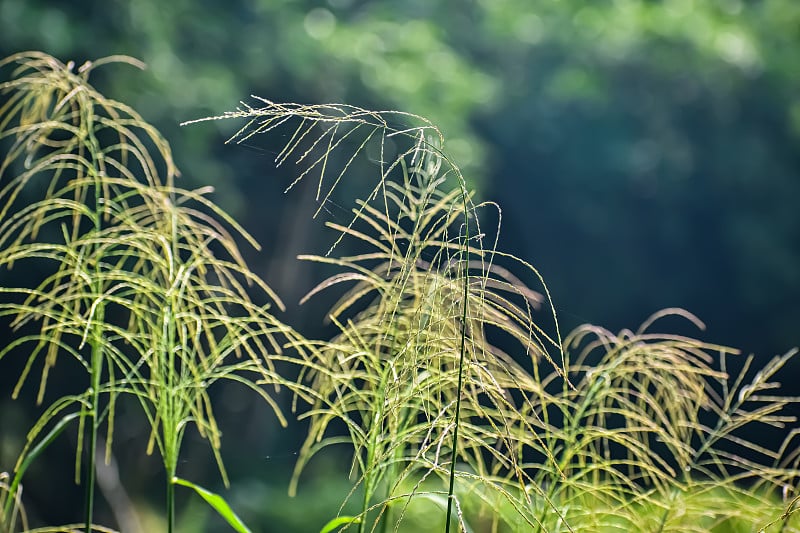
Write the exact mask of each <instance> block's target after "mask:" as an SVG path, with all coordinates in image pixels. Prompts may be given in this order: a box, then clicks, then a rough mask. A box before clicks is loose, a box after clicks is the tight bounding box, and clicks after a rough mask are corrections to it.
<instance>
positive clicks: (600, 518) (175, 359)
mask: <svg viewBox="0 0 800 533" xmlns="http://www.w3.org/2000/svg"><path fill="white" fill-rule="evenodd" d="M108 61H126V62H129V63H134V64H135V62H134V61H132V60H130V59H127V58H118V57H114V58H108V59H106V60H100V61H96V62H94V63H88V62H87V63H86V64H84V65H83V66H81V67H80V68H78V69H77V70H75V66H74V65H73V64H67V65H64V64H62V63H60V62H58V61H57V60H55V59H54V58H52V57H50V56H47V55H45V54H41V53H24V54H18V55H15V56H12V57H10V58H7V59H6V60H4V61H3V62H2V63H0V67H4V66H7V65H14V71H13V73H12V76H11V79H10V81H7V82H3V83H2V84H0V89H2V90H3V91H4V92H5V93H6V94H7V95H8V98H7V99H6V101H5V103H4V104H3V107H2V108H0V140H2V141H5V142H7V144H8V146H9V149H8V151H7V153H6V154H5V155H4V158H3V163H2V167H0V265H2V266H4V267H6V268H12V267H16V265H17V264H18V263H19V264H23V263H26V262H32V261H36V262H37V264H40V263H41V264H45V265H49V266H47V267H45V270H46V273H45V275H44V276H43V279H42V281H41V283H40V284H39V285H38V286H36V287H33V288H26V287H4V288H2V289H0V295H2V297H3V299H2V301H0V315H2V316H4V317H8V318H9V319H10V320H11V325H12V327H13V328H16V331H19V332H20V333H19V334H17V335H16V336H14V337H12V340H11V341H9V342H7V343H6V344H5V345H4V346H0V359H4V358H9V357H17V356H20V354H25V355H23V356H22V357H26V359H25V361H26V362H25V364H24V365H23V371H22V372H21V374H20V376H19V379H18V382H17V385H16V387H15V388H14V390H13V392H12V394H13V395H14V396H15V397H16V396H17V395H18V394H19V392H20V389H21V388H22V387H23V386H24V385H25V383H26V382H27V381H28V379H29V377H30V374H31V372H32V371H33V369H34V368H35V367H41V369H42V370H41V377H40V379H39V394H38V401H39V402H40V403H41V402H44V400H45V387H46V385H47V381H48V379H49V377H50V374H51V371H52V369H53V368H54V365H55V364H56V362H57V360H58V359H59V358H60V357H69V358H72V359H74V360H76V361H77V362H78V363H79V364H80V365H81V366H82V367H83V368H84V369H85V370H86V382H85V384H84V385H83V387H82V389H81V391H79V392H76V393H75V394H72V395H68V396H65V397H62V398H58V399H57V400H55V401H54V402H52V403H50V404H49V405H48V406H47V407H46V409H45V411H44V414H43V415H42V417H41V418H40V419H39V420H38V421H37V422H36V423H35V425H34V426H33V428H32V429H31V430H30V432H29V434H28V439H27V445H26V446H25V447H24V449H23V450H22V451H21V453H20V456H19V460H18V462H17V464H16V465H15V466H14V468H13V470H12V473H11V474H3V476H0V509H1V510H2V514H1V515H0V531H7V532H9V533H10V532H12V531H17V530H18V529H20V528H21V529H22V530H27V529H28V524H27V519H26V517H25V513H24V506H23V505H22V498H21V490H22V489H21V487H22V485H21V480H22V478H23V476H24V474H25V471H26V469H27V468H28V466H29V465H30V464H31V462H32V461H34V460H35V459H36V458H37V456H38V455H40V454H41V452H42V451H43V450H44V449H45V448H46V447H47V446H48V445H49V444H50V443H51V442H52V441H53V440H54V439H56V438H57V437H58V436H59V434H60V433H62V432H63V431H64V430H65V429H66V428H67V427H69V426H72V425H75V424H77V426H78V436H79V439H78V446H77V449H76V454H75V457H76V480H79V481H80V482H81V483H82V484H83V485H84V486H85V488H86V509H85V519H84V523H83V524H80V525H71V526H63V527H60V528H49V529H42V530H40V531H72V530H76V529H82V530H84V531H86V532H87V533H88V532H89V531H92V530H95V531H105V529H104V528H102V527H99V526H96V525H94V524H93V514H94V513H93V501H94V487H95V484H96V477H95V476H96V465H95V461H93V460H89V461H86V463H85V464H81V457H82V455H83V451H84V448H86V449H87V450H88V455H89V457H90V458H94V457H98V461H103V460H108V458H109V457H110V454H111V449H112V446H113V431H114V425H115V407H116V404H117V401H118V400H119V398H120V397H122V396H131V397H133V398H135V399H136V400H137V402H138V405H140V406H141V408H142V410H143V412H144V414H145V416H146V419H147V420H148V422H149V425H150V428H151V429H150V435H149V439H148V444H147V448H146V450H147V453H152V452H153V451H155V450H157V451H158V453H159V455H160V456H161V458H162V460H163V463H164V470H165V479H166V493H167V498H166V514H167V528H168V530H169V531H173V530H174V527H175V525H174V524H175V495H174V490H175V487H176V486H187V487H189V488H192V489H194V490H195V492H197V494H199V495H200V496H201V497H202V498H203V499H205V500H206V501H207V502H208V503H209V504H210V505H211V506H212V507H214V508H215V509H216V510H217V511H218V512H220V513H221V514H222V515H223V517H224V518H225V519H226V520H227V521H228V523H229V524H230V525H231V527H233V528H234V529H236V530H237V531H249V530H248V529H247V527H246V526H245V525H244V523H243V522H242V521H241V520H240V519H239V518H238V517H237V516H236V515H235V514H234V513H233V511H232V510H231V508H230V507H229V505H228V504H227V503H226V502H225V500H224V499H222V498H221V497H220V496H219V495H217V494H213V493H211V492H209V491H207V490H205V489H203V488H201V487H199V486H197V485H196V484H194V483H192V482H190V481H187V480H184V479H181V478H179V477H177V465H178V460H179V457H180V454H181V444H182V440H183V437H184V435H185V432H186V430H187V428H188V426H190V425H194V426H195V427H196V428H197V431H198V432H199V433H200V435H202V436H203V437H204V438H206V439H207V440H208V442H209V444H210V448H211V451H212V455H213V456H214V458H215V460H216V463H217V465H218V468H219V472H220V475H221V476H222V478H223V480H224V481H225V483H226V484H227V483H228V479H227V475H226V472H225V468H224V465H223V462H222V459H221V456H220V452H219V450H220V446H221V439H220V431H219V428H218V426H217V423H216V420H215V416H214V409H213V395H212V394H210V393H209V387H211V386H212V385H213V384H214V383H215V382H217V381H222V380H228V381H233V382H236V383H239V384H241V385H242V386H244V387H247V388H249V389H250V390H251V391H253V393H254V394H256V395H257V396H259V397H261V398H262V399H263V400H264V401H266V402H267V403H268V404H269V405H271V406H272V408H273V410H274V412H275V414H276V416H277V417H278V419H279V420H280V421H281V422H282V423H284V424H285V418H284V414H283V413H282V411H281V409H280V408H279V405H278V403H277V402H276V400H275V399H274V397H273V396H272V394H271V392H269V387H270V386H285V387H287V388H288V389H289V390H290V391H291V392H292V394H293V396H294V404H293V405H294V410H295V413H296V415H297V417H298V418H299V419H305V420H307V421H308V434H307V436H306V439H305V442H304V444H303V446H302V448H301V449H300V453H299V457H298V461H297V465H296V468H295V475H294V477H293V479H292V482H291V485H290V491H291V492H295V491H296V490H297V488H298V486H299V484H300V481H301V474H302V472H303V470H304V468H305V467H306V465H307V464H308V463H309V461H311V460H312V459H313V457H314V456H315V455H316V454H318V453H321V452H323V451H324V450H326V449H327V448H329V447H330V446H332V445H341V444H345V445H346V446H347V447H348V448H349V449H350V453H351V457H352V461H351V469H350V474H351V480H352V481H353V484H352V487H353V488H352V490H351V491H350V493H349V494H347V495H346V497H345V499H344V502H343V504H342V510H344V508H345V505H348V506H349V507H353V505H352V503H353V502H354V501H357V504H356V508H357V509H358V511H357V513H355V514H352V515H348V514H345V513H344V512H343V511H342V512H340V513H339V516H337V517H335V518H333V519H332V520H331V521H330V522H328V523H327V524H324V525H322V524H321V525H320V526H321V528H322V529H321V531H322V532H330V531H339V530H351V531H358V532H359V533H362V532H364V531H390V530H392V531H404V530H406V528H416V529H417V530H418V529H419V527H420V526H419V524H418V522H416V520H418V518H419V516H420V515H421V513H422V514H424V513H428V514H427V515H426V516H429V517H430V518H428V519H427V522H426V523H425V525H424V527H426V528H428V529H429V530H443V531H445V532H446V533H447V532H449V531H454V530H458V531H542V532H557V531H615V530H617V531H631V530H639V531H653V532H666V531H738V530H740V529H742V528H744V529H746V530H752V529H753V528H754V527H761V528H762V530H763V531H784V532H788V531H798V523H797V519H796V517H794V513H795V510H796V504H797V501H798V497H797V496H796V493H795V491H796V489H795V486H796V483H797V479H798V475H799V474H800V464H799V463H800V449H798V448H797V445H796V434H797V432H796V431H791V432H788V434H787V435H786V438H785V440H784V443H783V445H782V446H781V447H780V449H778V450H777V451H773V450H770V449H767V448H764V447H762V446H760V445H759V444H758V443H756V442H751V441H749V440H747V439H745V437H744V436H743V435H742V433H741V430H742V428H743V427H745V426H752V425H756V424H768V425H772V426H777V427H784V426H785V424H787V423H790V422H792V421H793V419H792V418H791V417H789V416H787V415H785V407H786V406H787V405H788V404H790V403H792V402H794V401H795V400H794V399H793V398H791V397H788V396H785V395H782V394H781V393H779V392H776V389H777V387H778V384H777V383H776V382H775V381H774V376H775V375H776V373H777V372H778V371H779V370H780V369H781V368H782V367H783V366H784V365H785V364H786V362H787V361H788V360H789V359H790V358H792V357H793V356H794V355H795V353H796V350H792V351H789V352H787V353H786V354H785V355H783V356H780V357H776V358H774V359H773V360H772V361H770V362H769V363H768V364H767V365H766V366H764V367H763V368H761V369H760V370H758V371H757V372H756V373H755V374H754V375H753V376H751V375H750V374H751V373H750V372H749V369H750V367H751V365H752V361H753V359H752V357H751V358H748V359H746V364H745V365H744V369H743V370H742V371H741V373H738V374H735V375H731V374H730V373H729V372H728V370H727V366H726V365H727V361H728V358H730V357H731V356H733V355H735V353H736V352H735V350H732V349H730V348H727V347H724V346H717V345H712V344H708V343H705V342H702V341H700V340H696V339H694V338H690V337H687V336H682V335H671V334H661V333H655V332H654V328H655V325H656V324H660V323H661V321H662V320H664V319H666V318H670V317H672V318H675V317H678V318H683V319H686V320H688V321H689V322H690V323H694V324H696V325H697V326H699V327H701V328H702V323H700V322H699V320H697V319H696V318H695V317H694V316H692V315H691V314H689V313H687V312H685V311H682V310H678V309H668V310H665V311H662V312H660V313H657V314H656V315H654V316H653V317H651V318H650V319H649V320H648V321H646V322H645V324H643V325H642V326H641V327H640V328H639V329H638V330H636V331H623V332H621V333H619V334H614V333H612V332H610V331H607V330H604V329H602V328H599V327H595V326H588V325H587V326H583V327H580V328H578V329H576V330H575V331H573V332H571V333H569V334H568V335H566V336H565V337H563V338H562V335H561V332H560V330H559V328H558V321H557V317H556V313H555V310H554V306H553V305H552V303H551V299H550V296H549V293H548V291H547V287H546V285H545V284H544V282H543V280H542V279H541V276H540V275H539V273H538V272H537V271H536V270H535V269H534V268H533V267H532V266H531V265H530V264H528V263H526V262H524V261H522V260H520V259H518V258H516V257H513V256H510V255H508V254H505V253H503V252H501V251H499V250H498V249H497V241H498V232H499V222H498V223H497V224H496V225H494V227H486V226H485V224H484V223H483V222H482V221H485V220H486V218H487V217H486V216H484V213H486V212H487V211H489V212H490V215H491V216H490V217H489V218H493V219H497V220H499V219H500V209H499V207H497V206H496V205H494V204H491V203H476V202H475V201H474V199H473V195H472V194H471V193H470V192H469V190H468V189H467V186H466V183H465V180H464V178H463V176H462V174H461V172H460V171H459V168H458V167H457V166H456V165H455V164H454V163H453V162H452V161H450V160H449V159H448V158H447V156H446V155H445V154H444V152H443V151H442V149H441V147H442V143H443V139H442V136H441V134H440V133H439V132H438V130H437V129H436V128H435V127H434V126H433V125H432V124H430V123H429V122H427V121H425V120H424V119H422V118H420V117H417V116H414V115H409V114H406V113H398V112H371V111H367V110H364V109H360V108H355V107H349V106H342V105H312V106H306V105H296V104H277V103H274V102H271V101H269V100H265V99H260V98H255V102H256V103H257V105H248V104H242V105H241V107H240V108H239V109H237V110H236V111H234V112H230V113H226V114H225V115H222V116H218V117H210V118H207V119H202V120H244V125H243V126H242V127H241V128H240V129H239V130H238V131H237V132H236V133H235V134H234V136H233V137H232V138H231V142H246V141H248V140H250V139H252V138H253V137H254V136H257V135H265V134H269V135H272V136H274V137H276V138H283V139H288V140H287V141H286V142H285V143H284V144H283V148H282V149H281V150H280V151H279V153H278V156H277V158H276V163H277V164H283V163H286V162H289V161H291V162H294V163H296V164H297V165H298V166H299V168H300V169H301V170H300V172H299V173H298V177H297V179H296V181H295V182H294V183H292V184H290V185H289V187H288V188H287V190H288V189H291V188H292V187H293V186H294V184H295V183H297V182H299V181H300V180H303V179H311V178H312V176H313V177H316V179H317V180H318V181H317V201H318V202H319V204H320V210H321V209H322V208H323V207H324V206H325V205H326V204H327V203H328V202H329V200H330V199H331V198H332V197H333V195H334V192H335V190H336V189H337V188H338V187H339V186H340V185H341V184H342V183H344V182H346V181H347V180H349V179H351V176H350V175H351V174H352V173H354V169H355V168H356V167H357V165H358V163H357V161H358V159H359V156H361V155H362V154H363V153H364V152H368V151H371V152H372V153H373V154H376V157H375V158H374V159H375V161H376V164H375V166H373V167H372V168H373V169H374V170H375V174H376V176H377V177H376V179H375V180H374V181H373V182H372V183H371V184H369V185H367V186H366V187H365V190H366V192H367V193H366V194H364V195H360V196H359V197H358V198H357V199H356V200H355V203H354V205H353V209H352V211H351V215H352V216H351V218H350V220H349V221H345V222H343V223H338V222H329V223H328V226H330V227H331V228H332V229H333V230H335V231H336V235H337V238H336V240H335V242H334V243H333V245H332V246H331V248H330V249H329V250H328V251H327V253H325V254H323V255H308V256H302V257H301V258H300V259H302V260H308V261H314V262H317V263H323V264H326V265H328V266H329V267H331V268H335V269H336V271H337V273H335V274H333V275H332V276H331V277H328V278H327V279H325V280H323V281H322V282H320V283H319V284H318V285H317V286H316V287H315V288H314V289H313V290H312V291H311V292H310V293H309V295H308V296H307V297H306V299H310V298H313V297H314V296H315V295H316V294H317V293H319V292H323V291H331V290H333V291H335V290H337V289H339V290H340V293H341V294H340V295H339V299H338V300H337V301H336V302H335V303H334V304H333V306H332V307H331V308H330V309H329V310H328V311H327V313H326V314H327V317H328V319H329V320H330V321H331V322H332V323H333V324H334V325H335V327H336V328H337V332H338V333H337V334H336V335H335V336H333V337H332V338H331V339H328V340H315V339H308V338H306V337H304V336H302V335H300V334H299V333H297V332H296V331H294V330H293V329H292V328H291V327H290V326H288V325H286V324H283V323H282V322H281V321H280V320H279V319H278V318H277V317H276V316H275V315H274V314H273V312H272V309H273V307H277V308H281V307H282V304H281V302H280V299H279V298H278V296H277V295H276V294H275V293H274V292H273V291H272V290H271V289H270V287H269V285H267V284H266V283H265V282H264V281H262V280H261V279H260V278H259V277H258V276H257V275H256V274H254V273H253V272H252V271H251V270H250V269H249V268H248V267H247V265H246V264H245V263H244V261H243V260H242V256H241V254H240V252H239V249H238V247H237V241H238V240H241V239H244V240H247V241H248V242H249V243H250V244H252V245H253V246H257V244H256V243H254V242H252V239H250V238H249V236H248V235H247V233H246V232H245V230H244V229H243V228H241V227H239V226H238V225H237V223H236V222H235V221H234V220H232V219H231V218H230V217H229V216H227V215H226V214H225V213H224V212H223V211H222V210H221V209H220V208H218V207H217V206H216V205H215V204H214V203H213V202H211V201H210V200H209V199H208V198H207V193H208V192H210V191H208V190H206V189H201V190H197V191H191V190H185V189H182V188H180V187H178V186H177V185H176V184H175V177H176V176H177V170H176V169H175V166H174V164H173V162H172V157H171V154H170V151H169V146H168V144H167V142H166V141H165V140H164V139H163V138H162V137H161V136H160V135H159V134H158V132H156V131H155V130H154V129H153V128H152V127H151V126H149V125H148V124H147V123H146V122H145V121H144V120H143V119H142V118H141V117H140V116H139V115H138V114H137V113H136V112H135V111H133V110H132V109H130V108H128V107H127V106H125V105H123V104H121V103H119V102H115V101H113V100H109V99H107V98H105V97H104V96H103V95H101V94H99V93H98V92H97V91H96V90H95V89H93V88H92V86H91V85H90V84H89V83H88V75H89V73H90V72H91V71H92V69H94V68H95V67H97V66H98V65H101V64H102V63H105V62H108ZM195 122H200V121H195ZM281 135H283V137H281ZM39 191H45V192H44V195H43V196H41V197H37V195H38V194H39ZM47 269H49V270H47ZM526 280H527V281H526ZM532 285H535V286H532ZM278 363H280V364H281V366H280V368H281V369H282V370H281V372H278V370H277V368H278V367H276V365H277V364H278ZM284 369H289V371H292V370H293V371H294V373H293V374H292V375H289V371H286V370H284ZM101 431H105V438H104V439H101V435H100V432H101ZM101 440H104V441H105V445H104V446H101V445H100V442H101ZM430 509H434V512H433V513H431V512H430Z"/></svg>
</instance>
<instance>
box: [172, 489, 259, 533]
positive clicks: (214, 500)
mask: <svg viewBox="0 0 800 533" xmlns="http://www.w3.org/2000/svg"><path fill="white" fill-rule="evenodd" d="M172 483H173V484H174V485H183V486H184V487H189V488H190V489H194V491H195V492H196V493H197V494H199V495H200V497H201V498H203V499H204V500H205V501H206V502H207V503H208V504H209V505H210V506H211V507H213V508H214V509H215V510H216V511H217V512H218V513H219V514H220V516H222V518H224V519H225V520H226V521H227V522H228V524H230V525H231V527H232V528H233V529H235V530H236V531H238V532H239V533H252V532H251V531H250V529H249V528H248V527H247V526H246V525H244V522H242V520H241V518H239V517H238V516H236V513H234V512H233V509H231V507H230V505H228V502H226V501H225V500H224V499H223V498H222V496H220V495H219V494H215V493H213V492H211V491H208V490H206V489H204V488H203V487H200V486H198V485H195V484H194V483H192V482H191V481H186V480H185V479H181V478H179V477H173V478H172Z"/></svg>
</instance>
